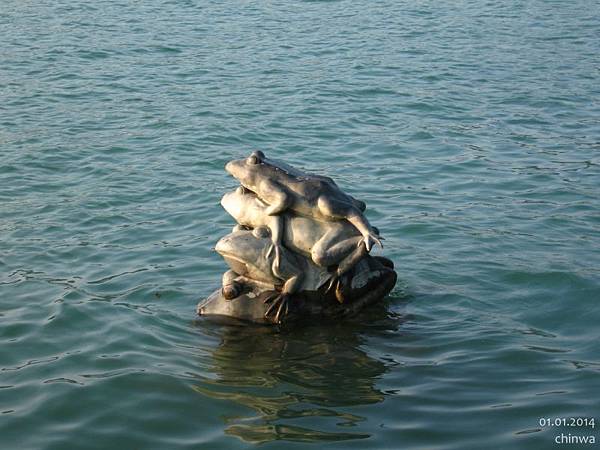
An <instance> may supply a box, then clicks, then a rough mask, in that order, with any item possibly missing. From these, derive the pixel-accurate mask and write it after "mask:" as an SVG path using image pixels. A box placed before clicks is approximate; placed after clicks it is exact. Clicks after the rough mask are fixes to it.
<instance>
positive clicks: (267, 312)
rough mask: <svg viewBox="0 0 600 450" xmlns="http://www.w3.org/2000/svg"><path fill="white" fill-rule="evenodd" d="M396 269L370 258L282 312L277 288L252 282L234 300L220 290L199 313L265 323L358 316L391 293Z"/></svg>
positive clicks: (304, 294)
mask: <svg viewBox="0 0 600 450" xmlns="http://www.w3.org/2000/svg"><path fill="white" fill-rule="evenodd" d="M393 267H394V266H393V263H392V261H391V260H389V259H387V258H383V257H372V256H366V257H364V258H363V259H362V260H361V261H360V262H359V263H358V264H356V266H354V267H353V268H352V269H351V270H350V271H349V272H348V273H346V274H344V275H343V276H342V277H340V279H339V280H337V281H335V282H334V283H329V282H326V283H325V284H324V285H323V286H321V287H320V288H319V289H318V290H317V291H303V292H299V293H297V294H293V295H291V296H290V297H289V299H288V301H287V305H286V307H285V308H281V309H280V310H279V308H274V307H273V306H274V302H275V303H276V302H277V297H278V295H279V291H278V290H277V288H275V289H265V288H264V287H263V286H259V285H257V284H255V283H252V281H250V280H249V281H248V283H247V284H246V285H245V287H244V290H243V291H242V293H241V294H240V295H239V296H237V297H235V298H233V299H231V300H228V299H226V298H225V297H224V296H223V293H222V290H221V289H217V290H216V291H214V292H213V293H212V294H211V295H210V296H209V297H208V298H207V299H205V300H203V301H201V302H200V303H199V304H198V307H197V313H198V314H199V315H200V316H206V317H210V318H214V319H221V320H222V319H224V318H233V319H237V320H242V321H247V322H255V323H262V324H278V323H279V324H284V323H289V322H297V321H300V320H312V321H315V320H316V321H318V320H319V318H323V319H331V318H343V317H347V316H350V315H354V314H357V313H358V312H359V311H360V310H361V309H363V308H364V307H365V306H368V305H371V304H373V303H376V302H378V301H380V300H382V299H383V298H384V297H385V296H386V295H387V294H389V293H390V291H391V290H392V289H393V288H394V285H395V284H396V280H397V275H396V272H395V271H394V268H393ZM277 310H279V311H280V313H279V314H277V313H276V311H277ZM281 311H285V312H283V313H282V312H281Z"/></svg>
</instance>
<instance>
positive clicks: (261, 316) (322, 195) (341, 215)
mask: <svg viewBox="0 0 600 450" xmlns="http://www.w3.org/2000/svg"><path fill="white" fill-rule="evenodd" d="M225 170H227V172H229V173H230V174H231V175H232V176H233V177H234V178H236V179H237V180H238V181H239V182H240V184H241V186H240V187H238V188H237V189H236V190H234V191H232V192H229V193H227V194H225V195H224V196H223V199H222V200H221V205H222V206H223V208H225V210H226V211H227V212H228V213H229V214H230V215H231V216H232V217H233V218H234V219H235V220H236V222H237V225H236V226H235V227H234V228H233V230H232V232H231V233H230V234H228V235H227V236H225V237H223V238H222V239H221V240H219V242H218V243H217V245H216V247H215V250H216V251H217V252H218V253H219V254H220V255H221V256H223V258H224V259H225V261H226V262H227V264H228V265H229V267H230V270H228V271H227V272H226V273H225V274H224V275H223V280H222V288H221V289H218V290H217V291H215V292H214V293H213V294H212V295H211V296H210V297H209V298H208V299H206V300H205V301H203V302H201V303H200V304H199V305H198V313H199V314H201V315H217V316H231V317H235V318H238V319H244V320H251V321H254V322H267V323H278V324H280V323H283V322H287V321H291V320H294V319H298V318H303V317H304V318H311V317H312V318H314V317H315V316H325V317H327V316H329V317H331V316H336V317H337V316H343V315H347V314H351V313H354V312H356V311H358V310H359V309H361V308H362V307H364V306H365V305H367V304H369V303H373V302H376V301H378V300H380V299H382V298H383V297H384V296H385V295H386V294H388V293H389V292H390V291H391V289H392V288H393V287H394V285H395V283H396V273H395V271H394V270H393V263H392V262H391V261H390V260H389V259H387V258H383V257H372V256H371V255H369V252H370V251H371V249H372V248H373V246H374V245H377V244H378V245H381V240H382V238H381V237H380V236H379V231H378V230H377V228H375V227H373V226H372V225H371V224H370V223H369V221H368V220H367V218H366V217H365V215H364V211H365V209H366V205H365V203H364V202H362V201H360V200H357V199H355V198H354V197H352V196H350V195H348V194H346V193H344V192H343V191H342V190H341V189H340V188H339V187H338V186H337V185H336V184H335V182H334V181H333V180H332V179H331V178H329V177H324V176H320V175H314V174H311V173H307V172H303V171H301V170H298V169H295V168H293V167H291V166H289V165H287V164H284V163H282V162H279V161H275V160H272V159H268V158H267V157H265V155H264V153H263V152H260V151H256V152H253V153H252V154H251V155H250V156H249V157H248V158H246V159H241V160H234V161H231V162H229V163H228V164H227V165H226V167H225Z"/></svg>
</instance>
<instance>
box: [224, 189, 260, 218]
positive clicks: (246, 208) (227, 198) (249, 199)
mask: <svg viewBox="0 0 600 450" xmlns="http://www.w3.org/2000/svg"><path fill="white" fill-rule="evenodd" d="M221 206H223V208H224V209H225V211H227V212H228V213H229V214H230V215H231V217H233V218H234V219H235V221H236V222H237V223H239V224H240V225H245V226H249V227H255V226H256V222H257V220H256V218H257V217H258V216H257V214H258V215H260V214H263V215H264V209H265V206H264V205H262V203H261V202H260V201H259V200H258V198H257V197H256V195H255V194H253V193H252V192H250V191H249V190H248V189H246V188H245V187H243V186H239V187H238V188H237V189H236V190H234V191H231V192H228V193H227V194H225V195H224V196H223V198H222V199H221Z"/></svg>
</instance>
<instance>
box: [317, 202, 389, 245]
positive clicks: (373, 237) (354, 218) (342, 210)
mask: <svg viewBox="0 0 600 450" xmlns="http://www.w3.org/2000/svg"><path fill="white" fill-rule="evenodd" d="M318 206H319V211H320V212H321V214H323V215H324V216H325V217H329V218H330V219H331V220H342V219H346V220H347V221H348V222H350V223H351V224H352V225H354V227H355V228H356V229H357V230H358V231H359V232H360V234H362V235H363V238H364V242H365V247H366V248H367V251H371V247H372V246H373V245H374V244H379V245H380V246H381V247H383V244H382V243H381V240H380V239H381V237H380V236H379V235H378V234H377V233H375V231H374V230H373V228H372V227H371V224H370V223H369V222H368V221H367V219H366V217H365V216H364V215H363V213H362V212H361V211H360V209H358V208H357V207H356V206H354V205H353V204H351V203H347V202H344V201H339V200H335V199H331V198H328V197H326V196H321V197H319V200H318Z"/></svg>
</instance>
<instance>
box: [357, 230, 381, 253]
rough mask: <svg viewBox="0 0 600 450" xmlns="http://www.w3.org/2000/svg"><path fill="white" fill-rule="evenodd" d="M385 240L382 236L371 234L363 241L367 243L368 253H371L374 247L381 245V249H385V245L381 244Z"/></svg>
mask: <svg viewBox="0 0 600 450" xmlns="http://www.w3.org/2000/svg"><path fill="white" fill-rule="evenodd" d="M383 240H384V239H383V238H382V237H381V236H379V235H377V234H374V233H369V234H367V235H366V236H365V237H364V238H363V240H362V241H363V242H364V243H365V248H366V249H367V251H368V252H370V251H371V249H372V248H373V245H379V246H380V247H381V248H383V244H382V243H381V241H383Z"/></svg>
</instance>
